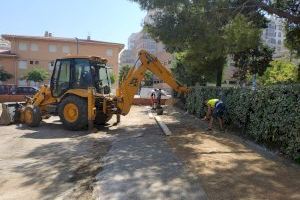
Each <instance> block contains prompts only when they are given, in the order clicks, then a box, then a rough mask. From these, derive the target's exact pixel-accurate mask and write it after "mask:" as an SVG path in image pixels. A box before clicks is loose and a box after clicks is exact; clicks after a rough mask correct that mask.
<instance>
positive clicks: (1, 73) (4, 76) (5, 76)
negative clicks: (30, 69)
mask: <svg viewBox="0 0 300 200" xmlns="http://www.w3.org/2000/svg"><path fill="white" fill-rule="evenodd" d="M13 77H14V76H13V75H12V74H10V73H8V72H7V71H5V70H4V69H0V81H7V80H9V79H11V78H13Z"/></svg>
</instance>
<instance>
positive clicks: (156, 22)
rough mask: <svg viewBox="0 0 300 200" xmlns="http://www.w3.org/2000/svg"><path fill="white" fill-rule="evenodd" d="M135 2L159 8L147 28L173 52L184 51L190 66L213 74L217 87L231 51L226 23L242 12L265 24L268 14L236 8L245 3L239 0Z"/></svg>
mask: <svg viewBox="0 0 300 200" xmlns="http://www.w3.org/2000/svg"><path fill="white" fill-rule="evenodd" d="M132 1H135V2H138V3H139V4H140V5H141V7H142V8H143V9H146V10H150V9H156V11H157V12H156V13H155V15H154V16H152V22H151V23H150V24H145V30H146V31H147V32H148V33H150V35H151V36H152V37H153V38H155V39H157V40H160V41H162V42H163V43H164V44H165V45H166V48H167V50H168V51H169V52H171V53H180V52H183V53H184V54H185V59H186V63H189V65H187V66H190V67H191V68H193V69H196V68H197V70H198V71H201V72H203V73H205V74H202V75H204V76H211V74H212V73H213V74H214V76H215V80H216V85H217V86H220V85H221V82H222V72H223V67H224V65H225V63H226V57H227V53H228V48H227V45H228V43H227V42H226V40H225V39H224V34H225V31H224V30H225V27H226V25H227V24H228V23H229V22H230V21H231V20H232V19H233V18H234V17H235V16H236V15H237V14H238V13H241V14H243V15H245V16H246V17H247V19H248V20H249V21H254V22H255V23H254V24H256V25H257V26H259V27H262V26H263V25H265V20H264V17H263V16H262V14H261V13H260V12H258V11H257V10H254V9H247V8H246V9H244V10H243V11H241V10H239V11H236V10H235V8H236V7H237V5H240V4H242V3H243V2H240V1H238V0H236V1H229V0H227V1H207V0H198V1H189V0H132ZM232 8H234V9H232ZM245 44H246V45H247V44H251V42H246V43H245ZM251 45H252V44H251ZM188 71H189V70H188ZM198 75H200V74H198Z"/></svg>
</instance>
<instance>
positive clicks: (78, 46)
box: [75, 37, 79, 55]
mask: <svg viewBox="0 0 300 200" xmlns="http://www.w3.org/2000/svg"><path fill="white" fill-rule="evenodd" d="M75 39H76V46H77V55H78V54H79V44H78V38H77V37H76V38H75Z"/></svg>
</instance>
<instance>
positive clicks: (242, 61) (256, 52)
mask: <svg viewBox="0 0 300 200" xmlns="http://www.w3.org/2000/svg"><path fill="white" fill-rule="evenodd" d="M272 55H273V50H272V49H270V48H268V47H267V46H264V45H262V44H259V46H258V47H255V48H252V49H247V50H245V51H241V52H237V53H235V54H234V55H233V61H234V63H235V67H236V68H237V69H238V71H237V72H236V73H235V74H234V78H237V79H238V80H239V82H240V83H241V84H243V83H245V81H246V79H247V75H256V74H258V75H259V76H261V75H263V73H264V72H265V71H266V69H267V68H268V67H269V66H270V62H271V61H272Z"/></svg>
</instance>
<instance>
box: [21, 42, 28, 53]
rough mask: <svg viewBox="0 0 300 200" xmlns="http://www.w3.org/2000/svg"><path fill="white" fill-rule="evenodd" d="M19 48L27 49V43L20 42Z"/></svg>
mask: <svg viewBox="0 0 300 200" xmlns="http://www.w3.org/2000/svg"><path fill="white" fill-rule="evenodd" d="M19 50H20V51H27V43H24V42H20V43H19Z"/></svg>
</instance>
